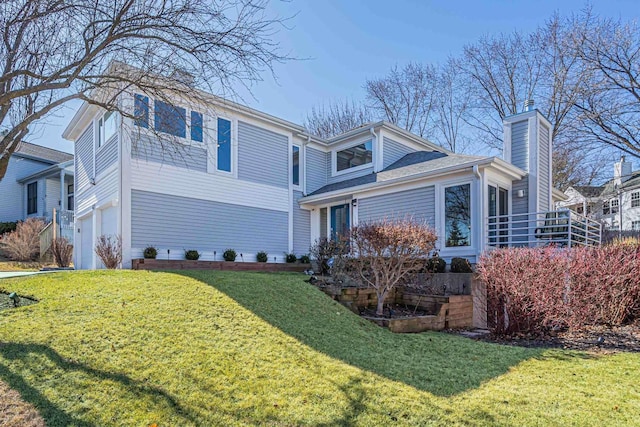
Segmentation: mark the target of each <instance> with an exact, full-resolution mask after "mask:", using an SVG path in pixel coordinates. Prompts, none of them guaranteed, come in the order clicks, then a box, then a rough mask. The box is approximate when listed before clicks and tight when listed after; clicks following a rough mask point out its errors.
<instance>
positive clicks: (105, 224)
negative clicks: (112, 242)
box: [100, 206, 118, 237]
mask: <svg viewBox="0 0 640 427" xmlns="http://www.w3.org/2000/svg"><path fill="white" fill-rule="evenodd" d="M100 233H101V234H104V235H106V236H114V237H115V235H116V234H118V208H117V207H116V206H112V207H110V208H108V209H104V210H103V211H102V212H101V221H100Z"/></svg>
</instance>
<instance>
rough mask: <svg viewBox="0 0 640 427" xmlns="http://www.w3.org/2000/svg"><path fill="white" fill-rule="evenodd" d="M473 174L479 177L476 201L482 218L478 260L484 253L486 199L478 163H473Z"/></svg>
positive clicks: (478, 234) (478, 236)
mask: <svg viewBox="0 0 640 427" xmlns="http://www.w3.org/2000/svg"><path fill="white" fill-rule="evenodd" d="M473 174H474V175H475V177H476V178H478V186H477V189H478V190H477V192H476V194H477V195H478V199H479V200H478V201H477V202H476V203H478V207H479V209H478V212H480V218H479V222H480V223H479V230H480V231H479V232H478V233H476V234H477V238H478V246H477V255H476V262H477V261H478V259H479V257H480V254H481V253H482V251H483V250H484V209H483V207H484V203H483V202H484V200H483V197H482V175H481V174H480V168H479V167H478V165H473Z"/></svg>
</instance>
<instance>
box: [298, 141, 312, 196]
mask: <svg viewBox="0 0 640 427" xmlns="http://www.w3.org/2000/svg"><path fill="white" fill-rule="evenodd" d="M310 142H311V135H307V140H306V142H304V143H303V144H302V146H303V148H304V153H300V159H299V160H300V163H302V160H304V164H302V194H303V195H304V196H306V195H307V145H308V144H309V143H310Z"/></svg>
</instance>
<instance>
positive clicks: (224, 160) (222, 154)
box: [218, 118, 231, 172]
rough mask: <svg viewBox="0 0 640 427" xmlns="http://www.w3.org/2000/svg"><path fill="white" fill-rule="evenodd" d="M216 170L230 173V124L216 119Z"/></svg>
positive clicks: (227, 121)
mask: <svg viewBox="0 0 640 427" xmlns="http://www.w3.org/2000/svg"><path fill="white" fill-rule="evenodd" d="M218 170H219V171H225V172H231V122H230V121H229V120H226V119H221V118H218Z"/></svg>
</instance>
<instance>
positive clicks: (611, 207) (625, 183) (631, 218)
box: [558, 156, 640, 231]
mask: <svg viewBox="0 0 640 427" xmlns="http://www.w3.org/2000/svg"><path fill="white" fill-rule="evenodd" d="M565 194H566V195H567V200H565V201H562V202H559V203H558V205H559V206H560V207H564V208H569V209H572V210H574V211H575V212H577V213H579V214H583V215H586V216H587V217H589V218H593V219H595V220H597V221H600V222H602V224H603V225H604V227H605V229H606V230H609V231H618V230H622V231H640V171H633V165H632V164H631V162H628V161H627V160H626V157H625V156H622V157H621V158H620V160H619V161H618V162H616V163H615V164H614V165H613V178H612V179H610V180H609V181H607V182H606V183H604V184H603V185H601V186H573V187H569V188H567V190H566V191H565Z"/></svg>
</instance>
